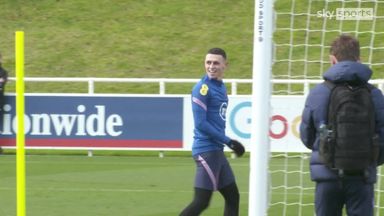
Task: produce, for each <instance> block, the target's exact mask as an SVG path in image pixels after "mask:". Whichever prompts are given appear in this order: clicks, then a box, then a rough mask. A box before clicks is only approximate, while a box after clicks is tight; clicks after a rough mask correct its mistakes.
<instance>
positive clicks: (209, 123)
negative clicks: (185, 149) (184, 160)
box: [180, 48, 244, 216]
mask: <svg viewBox="0 0 384 216" xmlns="http://www.w3.org/2000/svg"><path fill="white" fill-rule="evenodd" d="M227 65H228V63H227V55H226V53H225V51H224V50H223V49H220V48H212V49H210V50H209V51H208V53H207V55H206V56H205V71H206V75H205V76H204V77H203V78H202V79H201V80H200V81H199V82H198V83H197V84H196V85H195V86H194V88H193V90H192V111H193V118H194V123H195V129H194V142H193V145H192V155H193V158H194V160H195V162H196V167H197V168H196V176H195V185H194V189H195V195H194V198H193V201H192V202H191V203H190V204H189V205H188V206H187V207H186V208H185V209H184V210H183V211H182V213H181V214H180V215H181V216H197V215H200V213H201V212H203V211H204V210H205V209H206V208H207V207H208V205H209V202H210V200H211V197H212V194H213V192H214V191H217V190H218V191H219V192H220V193H221V194H222V196H223V197H224V199H225V209H224V215H226V216H237V215H239V200H240V196H239V190H238V188H237V184H236V181H235V177H234V175H233V171H232V169H231V167H230V165H229V163H228V161H227V159H226V157H225V155H224V152H223V149H224V145H227V146H228V147H229V148H231V149H232V150H233V151H234V152H235V154H236V155H237V156H239V157H240V156H242V155H243V154H244V147H243V145H242V144H241V143H240V142H238V141H236V140H233V139H231V138H229V137H227V136H226V135H225V121H226V111H227V106H228V96H227V90H226V87H225V85H224V83H223V77H224V71H225V69H226V68H227Z"/></svg>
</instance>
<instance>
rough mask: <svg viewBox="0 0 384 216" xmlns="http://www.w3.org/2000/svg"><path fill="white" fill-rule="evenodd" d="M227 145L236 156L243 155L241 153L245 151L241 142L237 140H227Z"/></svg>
mask: <svg viewBox="0 0 384 216" xmlns="http://www.w3.org/2000/svg"><path fill="white" fill-rule="evenodd" d="M228 147H229V148H230V149H232V150H233V151H234V152H235V154H236V156H237V157H241V156H243V154H244V152H245V149H244V146H243V144H241V143H240V142H239V141H237V140H231V141H229V143H228Z"/></svg>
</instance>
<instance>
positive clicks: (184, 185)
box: [0, 154, 314, 216]
mask: <svg viewBox="0 0 384 216" xmlns="http://www.w3.org/2000/svg"><path fill="white" fill-rule="evenodd" d="M15 161H16V159H15V156H14V155H12V154H11V155H8V154H6V155H0V164H1V166H2V171H1V172H0V183H1V185H0V215H2V216H14V215H16V212H15V211H16V197H15V195H16V191H15V182H16V180H15V176H16V175H15V166H16V165H15ZM229 161H230V163H231V165H232V168H233V169H234V172H235V175H236V178H237V181H238V185H239V190H240V193H241V202H240V215H247V214H248V212H247V209H248V184H249V183H248V179H249V158H248V157H245V158H238V159H231V158H229ZM307 162H308V160H306V159H304V161H303V163H301V160H300V159H299V158H289V159H287V158H283V157H281V158H280V157H279V158H272V159H271V162H270V170H271V172H270V173H271V174H270V175H271V179H272V180H271V182H270V183H271V184H272V186H273V187H276V186H282V185H284V184H285V185H286V186H287V188H276V189H273V190H271V195H270V199H271V203H276V204H275V205H273V206H271V208H270V209H269V215H283V212H284V209H283V205H282V204H279V202H284V201H285V202H288V203H290V204H289V205H286V209H285V212H286V215H292V216H296V215H297V213H298V211H299V208H298V207H299V205H297V204H295V203H296V202H298V200H299V199H300V188H298V187H295V186H298V185H300V184H299V183H300V182H299V181H303V182H302V183H301V184H302V186H304V187H305V188H311V187H313V186H314V185H313V183H312V182H311V181H310V180H309V176H308V174H303V175H300V173H299V172H298V170H299V169H300V166H301V164H304V167H303V170H304V171H308V167H307V164H308V163H307ZM26 164H27V166H26V170H27V177H26V182H27V191H26V194H27V197H26V200H27V207H26V209H27V215H28V216H41V215H47V216H48V215H49V216H68V215H71V216H97V215H99V216H106V215H108V216H109V215H111V216H112V215H113V216H120V215H121V216H126V215H129V216H170V215H178V213H179V212H180V211H181V210H182V208H183V207H185V205H187V204H188V203H189V202H190V201H191V199H192V195H193V192H192V185H193V178H194V170H195V165H194V162H193V160H192V158H191V157H189V156H187V157H185V156H169V157H168V156H166V157H165V158H159V157H157V156H129V155H128V156H107V155H104V156H94V157H87V156H79V155H28V156H27V163H26ZM283 168H284V169H286V170H287V171H288V172H290V173H289V174H288V175H284V174H283V173H281V172H279V170H282V169H283ZM284 182H285V183H284ZM291 186H292V187H291ZM302 195H303V196H302V203H303V204H305V206H302V209H301V211H302V215H311V214H312V212H313V205H312V203H313V191H312V190H311V189H309V190H304V191H302ZM223 205H224V201H223V199H222V197H221V196H220V194H219V193H215V195H214V196H213V199H212V203H211V206H210V208H209V209H208V210H207V211H206V212H204V214H203V215H204V216H217V215H221V214H222V211H223Z"/></svg>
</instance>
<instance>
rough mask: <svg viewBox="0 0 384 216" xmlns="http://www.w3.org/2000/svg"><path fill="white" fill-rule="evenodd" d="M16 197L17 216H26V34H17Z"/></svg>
mask: <svg viewBox="0 0 384 216" xmlns="http://www.w3.org/2000/svg"><path fill="white" fill-rule="evenodd" d="M15 48H16V51H15V53H16V118H17V134H16V195H17V196H16V197H17V216H25V206H26V205H25V134H24V32H23V31H17V32H16V47H15Z"/></svg>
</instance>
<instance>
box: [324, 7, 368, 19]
mask: <svg viewBox="0 0 384 216" xmlns="http://www.w3.org/2000/svg"><path fill="white" fill-rule="evenodd" d="M373 15H374V13H373V8H336V10H325V9H323V10H321V11H317V17H318V18H327V19H336V20H373Z"/></svg>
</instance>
